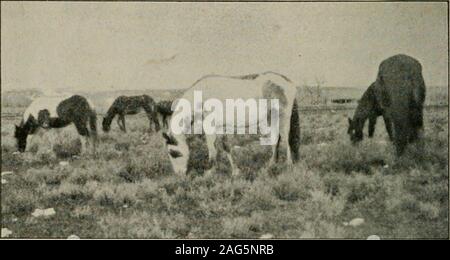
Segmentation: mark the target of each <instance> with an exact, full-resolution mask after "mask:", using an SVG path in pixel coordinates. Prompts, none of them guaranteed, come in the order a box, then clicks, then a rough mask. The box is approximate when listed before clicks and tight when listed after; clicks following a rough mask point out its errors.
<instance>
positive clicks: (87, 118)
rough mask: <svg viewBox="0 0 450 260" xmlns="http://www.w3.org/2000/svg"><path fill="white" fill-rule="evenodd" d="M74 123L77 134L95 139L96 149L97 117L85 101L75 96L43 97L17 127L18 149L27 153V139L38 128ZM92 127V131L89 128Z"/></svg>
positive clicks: (28, 109) (25, 114)
mask: <svg viewBox="0 0 450 260" xmlns="http://www.w3.org/2000/svg"><path fill="white" fill-rule="evenodd" d="M71 123H74V125H75V127H76V129H77V131H78V133H79V134H80V135H81V136H84V137H86V141H87V142H89V140H88V139H89V138H91V139H92V140H93V142H92V144H93V148H94V152H95V145H96V142H97V115H96V113H95V110H94V109H93V107H92V106H91V105H90V104H89V102H88V101H87V99H86V98H84V97H82V96H79V95H73V96H71V97H69V98H67V97H40V98H37V99H35V100H33V102H32V103H31V104H30V105H29V106H28V108H27V109H26V110H25V113H24V114H23V118H22V121H21V122H20V125H19V126H17V125H16V129H15V133H14V136H15V138H16V139H17V147H18V149H19V151H20V152H24V151H25V149H26V146H27V139H28V137H29V136H30V135H31V136H32V135H33V134H35V133H36V132H37V130H38V129H39V128H45V129H50V128H62V127H65V126H67V125H69V124H71ZM88 124H89V129H88Z"/></svg>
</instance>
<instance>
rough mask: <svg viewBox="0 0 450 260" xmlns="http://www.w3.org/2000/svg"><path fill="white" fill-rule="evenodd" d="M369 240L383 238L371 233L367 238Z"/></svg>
mask: <svg viewBox="0 0 450 260" xmlns="http://www.w3.org/2000/svg"><path fill="white" fill-rule="evenodd" d="M367 240H381V238H380V237H379V236H377V235H371V236H369V237H368V238H367Z"/></svg>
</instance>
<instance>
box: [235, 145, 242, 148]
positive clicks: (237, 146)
mask: <svg viewBox="0 0 450 260" xmlns="http://www.w3.org/2000/svg"><path fill="white" fill-rule="evenodd" d="M233 148H234V149H240V148H241V147H240V146H239V145H235V146H234V147H233Z"/></svg>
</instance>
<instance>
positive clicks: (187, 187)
mask: <svg viewBox="0 0 450 260" xmlns="http://www.w3.org/2000/svg"><path fill="white" fill-rule="evenodd" d="M345 116H346V115H345V112H336V113H330V112H321V113H309V114H301V122H300V124H301V140H300V141H301V146H300V153H301V160H300V162H299V163H298V164H296V165H294V166H292V167H290V166H289V167H285V166H283V167H278V168H277V167H275V168H268V167H267V165H266V162H267V160H268V159H269V158H270V148H268V149H267V147H260V146H259V145H257V144H252V143H250V144H248V145H240V147H235V149H233V157H234V158H236V159H237V160H238V165H239V167H240V169H241V173H242V174H241V175H239V176H231V175H227V174H220V173H204V174H202V175H196V174H193V175H189V176H184V175H183V176H180V175H175V174H174V173H172V170H171V166H170V162H169V160H168V157H167V154H166V151H165V148H164V145H163V139H162V137H161V136H160V134H149V133H147V126H148V123H147V121H146V119H145V117H141V116H134V117H133V116H130V117H128V118H127V127H128V133H127V134H124V133H121V132H120V131H119V130H118V127H117V126H116V125H115V124H113V127H112V131H111V132H110V133H109V134H104V133H100V136H99V139H100V142H99V146H98V149H97V151H98V156H97V157H93V156H91V155H90V154H84V153H80V150H79V146H78V143H79V141H78V137H77V135H76V132H75V130H74V129H73V128H70V127H69V128H67V129H65V130H63V131H61V133H60V134H59V135H58V134H56V133H52V132H48V133H44V134H42V136H36V138H35V140H34V141H33V142H34V143H35V148H34V150H33V151H32V152H29V153H26V154H23V155H14V154H12V153H13V152H14V151H15V150H16V149H15V147H14V140H13V129H14V128H13V127H14V125H13V123H14V121H12V120H8V119H6V118H3V119H2V144H1V149H2V172H3V171H10V170H12V171H13V172H14V174H13V175H8V176H5V177H3V178H4V179H6V180H7V181H8V183H7V184H2V189H1V211H2V227H6V228H8V229H10V230H11V231H12V232H13V233H12V235H11V237H16V238H25V237H27V238H42V237H51V238H67V237H68V236H70V235H72V234H75V235H77V236H79V237H82V238H259V237H261V236H262V235H264V234H272V235H273V236H274V237H275V238H367V237H368V236H370V235H378V236H380V237H381V238H447V237H448V212H449V209H448V196H449V191H448V181H449V176H448V114H447V111H446V109H433V110H427V111H426V113H425V119H426V124H425V125H426V130H425V132H426V136H425V139H424V144H423V145H424V150H423V152H422V151H421V150H420V149H419V148H418V147H417V146H410V147H408V150H407V152H406V155H405V156H403V157H402V158H400V159H396V158H395V157H394V155H393V154H394V152H393V148H392V146H391V145H390V144H389V142H387V136H386V134H385V130H384V126H383V123H382V120H380V121H379V125H378V126H377V132H376V135H375V138H374V139H372V140H367V139H365V140H364V142H363V143H361V144H360V145H358V146H352V145H350V143H349V140H348V137H347V135H346V124H347V120H346V117H345ZM196 142H197V141H196ZM234 142H235V143H234V145H239V144H240V142H239V140H238V141H236V140H234ZM51 143H53V149H52V144H51ZM194 145H196V146H198V145H200V144H194ZM55 146H56V148H55ZM200 150H201V149H200ZM201 151H203V152H205V151H204V150H201ZM74 155H76V156H75V157H74ZM198 158H199V159H198V160H202V158H204V156H201V155H199V156H198ZM60 161H68V162H69V164H68V165H60V164H59V162H60ZM50 207H51V208H54V209H55V211H56V215H54V216H52V217H49V218H34V217H32V216H31V213H32V212H33V211H34V210H35V209H37V208H41V209H43V208H50ZM354 218H363V219H364V220H365V222H364V224H363V225H361V226H358V227H351V226H345V225H344V224H343V222H349V221H350V220H352V219H354Z"/></svg>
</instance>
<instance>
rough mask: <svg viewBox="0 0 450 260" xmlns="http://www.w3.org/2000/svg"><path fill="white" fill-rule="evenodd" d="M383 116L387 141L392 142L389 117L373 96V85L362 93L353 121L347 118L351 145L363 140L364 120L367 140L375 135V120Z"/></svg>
mask: <svg viewBox="0 0 450 260" xmlns="http://www.w3.org/2000/svg"><path fill="white" fill-rule="evenodd" d="M379 116H383V119H384V124H385V126H386V131H387V133H388V135H389V139H390V140H392V125H391V121H390V119H389V117H388V116H387V115H386V113H384V111H383V109H382V108H381V106H380V104H378V101H377V99H376V95H375V83H372V85H370V87H369V88H368V89H367V90H366V91H365V92H364V94H363V95H362V97H361V99H360V100H359V102H358V106H357V107H356V111H355V114H354V116H353V119H351V118H348V125H349V126H348V130H347V133H348V134H349V135H350V140H351V141H352V142H353V143H356V142H360V141H362V139H363V128H364V124H365V123H366V120H369V138H372V137H373V135H374V133H375V125H376V123H377V118H378V117H379Z"/></svg>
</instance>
